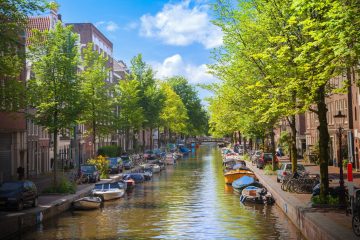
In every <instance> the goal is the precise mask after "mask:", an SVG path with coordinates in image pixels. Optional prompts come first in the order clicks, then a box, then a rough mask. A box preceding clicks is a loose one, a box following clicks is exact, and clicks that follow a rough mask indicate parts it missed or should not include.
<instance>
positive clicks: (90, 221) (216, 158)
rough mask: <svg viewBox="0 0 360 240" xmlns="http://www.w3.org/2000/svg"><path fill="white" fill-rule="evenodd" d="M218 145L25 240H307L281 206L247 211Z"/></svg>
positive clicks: (57, 220) (53, 222) (204, 148)
mask: <svg viewBox="0 0 360 240" xmlns="http://www.w3.org/2000/svg"><path fill="white" fill-rule="evenodd" d="M231 191H232V190H231V187H229V186H225V184H224V178H223V174H222V165H221V156H220V153H219V150H218V149H217V148H216V146H215V145H205V146H202V147H201V148H200V149H199V150H198V152H197V153H196V155H194V156H193V157H190V158H187V159H184V160H180V161H178V164H177V165H176V166H169V167H168V169H167V170H166V172H161V174H160V175H159V176H157V175H154V178H153V180H152V181H149V182H146V183H144V184H141V185H140V184H139V185H137V186H136V188H135V189H134V191H133V192H132V193H130V194H127V195H126V196H125V197H124V198H123V199H119V200H115V201H110V202H106V203H105V204H104V208H103V209H101V210H96V211H91V212H78V211H77V212H66V213H64V214H62V215H60V216H59V217H58V218H55V219H52V220H51V221H49V222H46V223H44V224H43V225H41V227H39V228H37V229H34V230H33V231H32V232H28V233H26V234H25V236H24V238H23V239H119V238H130V239H136V238H155V239H302V237H301V235H300V234H299V233H298V231H297V230H296V228H295V227H294V226H293V225H292V224H291V223H290V222H289V221H288V219H287V218H286V217H285V216H284V214H283V213H282V212H281V211H280V210H279V208H277V207H276V206H261V205H243V204H241V203H240V201H239V195H236V194H234V193H232V192H231Z"/></svg>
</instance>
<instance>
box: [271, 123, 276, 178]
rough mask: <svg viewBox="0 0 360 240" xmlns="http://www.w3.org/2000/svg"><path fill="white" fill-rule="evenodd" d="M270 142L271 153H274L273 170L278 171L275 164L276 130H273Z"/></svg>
mask: <svg viewBox="0 0 360 240" xmlns="http://www.w3.org/2000/svg"><path fill="white" fill-rule="evenodd" d="M270 141H271V153H272V156H273V158H272V170H273V171H275V169H276V163H275V158H276V150H275V133H274V130H271V132H270Z"/></svg>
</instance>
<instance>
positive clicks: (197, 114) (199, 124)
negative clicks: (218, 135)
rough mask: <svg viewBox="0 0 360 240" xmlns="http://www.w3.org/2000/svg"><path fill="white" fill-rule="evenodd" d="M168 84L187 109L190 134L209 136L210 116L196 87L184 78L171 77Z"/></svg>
mask: <svg viewBox="0 0 360 240" xmlns="http://www.w3.org/2000/svg"><path fill="white" fill-rule="evenodd" d="M167 82H168V83H169V84H170V86H171V87H172V88H173V90H174V91H175V92H176V94H177V95H179V96H180V98H181V100H182V102H183V103H184V105H185V107H186V110H187V115H188V117H189V120H188V124H187V132H188V134H190V135H200V134H207V129H208V115H207V112H206V110H205V109H204V108H203V107H202V105H201V100H200V99H199V97H198V94H197V92H196V91H195V89H194V87H193V86H191V85H190V84H189V82H188V80H187V79H186V78H184V77H182V76H174V77H170V78H168V79H167Z"/></svg>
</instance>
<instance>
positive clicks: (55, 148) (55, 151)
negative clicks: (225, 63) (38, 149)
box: [53, 128, 58, 187]
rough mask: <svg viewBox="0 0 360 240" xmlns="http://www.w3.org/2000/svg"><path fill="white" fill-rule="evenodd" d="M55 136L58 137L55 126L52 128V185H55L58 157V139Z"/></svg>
mask: <svg viewBox="0 0 360 240" xmlns="http://www.w3.org/2000/svg"><path fill="white" fill-rule="evenodd" d="M57 138H58V129H57V128H56V129H55V130H54V176H53V177H54V178H53V184H54V187H56V186H57V176H56V175H57V162H58V161H57V160H58V159H57V158H58V156H57V155H58V154H57V152H58V141H57Z"/></svg>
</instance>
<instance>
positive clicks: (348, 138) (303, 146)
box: [275, 69, 360, 170]
mask: <svg viewBox="0 0 360 240" xmlns="http://www.w3.org/2000/svg"><path fill="white" fill-rule="evenodd" d="M347 79H351V84H350V86H346V85H344V84H345V83H347V82H348V81H347ZM358 79H359V76H358V73H357V72H356V71H355V70H354V69H353V70H351V71H350V72H349V73H344V74H343V75H342V76H338V77H335V78H333V79H331V80H330V82H329V86H331V87H332V88H338V89H340V88H344V87H345V89H346V88H347V92H346V93H333V94H330V95H329V96H328V97H327V98H326V105H327V109H328V112H327V123H328V129H329V135H330V142H329V149H330V152H329V154H330V159H329V163H328V164H329V166H339V152H340V146H339V145H340V144H339V134H338V132H339V131H338V129H339V127H341V128H342V130H343V131H342V134H341V152H342V158H343V159H346V160H348V161H349V162H352V163H353V167H354V168H356V170H359V169H360V162H359V154H360V115H359V114H360V113H359V109H360V88H359V87H358V85H357V83H356V82H357V81H358ZM339 111H340V112H341V114H342V115H344V118H343V121H342V123H341V124H340V125H339V124H336V121H335V117H334V116H335V115H337V114H339ZM318 126H319V121H318V118H317V115H316V114H315V113H314V112H313V111H307V112H305V113H304V114H300V115H297V116H296V129H297V142H296V145H297V150H298V154H299V158H302V157H307V158H310V159H311V158H312V156H315V155H316V146H317V145H318V143H319V132H318ZM283 131H288V132H290V128H289V125H288V122H287V121H285V120H284V119H282V120H281V121H280V122H279V124H278V126H277V128H276V129H275V139H276V141H277V142H278V141H279V138H280V136H281V132H283Z"/></svg>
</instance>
